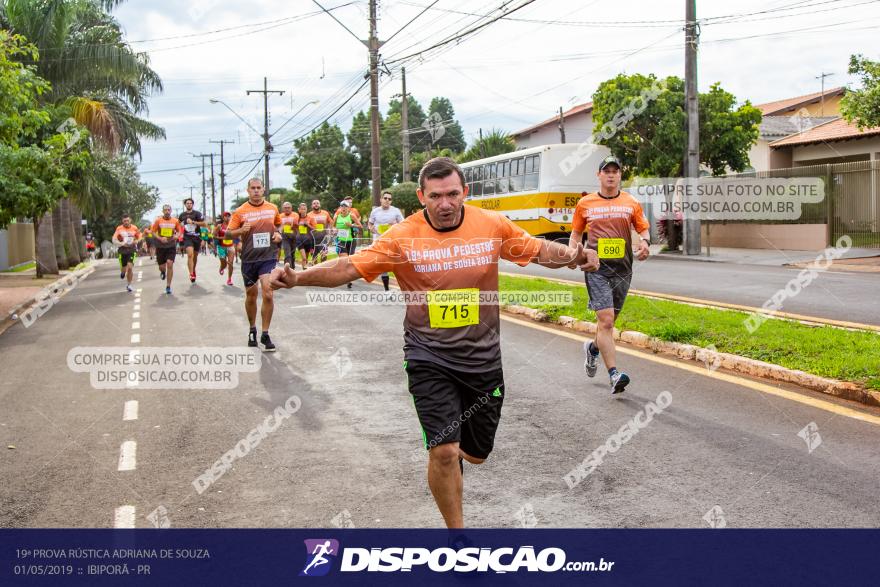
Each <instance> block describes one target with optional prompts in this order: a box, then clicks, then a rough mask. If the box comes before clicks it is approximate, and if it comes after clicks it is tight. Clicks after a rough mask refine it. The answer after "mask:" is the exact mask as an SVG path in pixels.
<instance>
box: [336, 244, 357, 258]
mask: <svg viewBox="0 0 880 587" xmlns="http://www.w3.org/2000/svg"><path fill="white" fill-rule="evenodd" d="M336 254H337V255H342V254H345V255H353V254H354V241H353V240H350V241H336Z"/></svg>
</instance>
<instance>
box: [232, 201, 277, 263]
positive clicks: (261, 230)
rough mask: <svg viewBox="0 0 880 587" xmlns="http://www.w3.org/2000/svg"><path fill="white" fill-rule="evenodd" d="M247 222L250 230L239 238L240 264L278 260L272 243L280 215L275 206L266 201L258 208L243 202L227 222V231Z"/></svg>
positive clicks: (274, 244) (274, 245)
mask: <svg viewBox="0 0 880 587" xmlns="http://www.w3.org/2000/svg"><path fill="white" fill-rule="evenodd" d="M245 222H249V223H250V225H251V230H250V232H249V233H247V234H242V235H240V238H241V262H242V263H256V262H257V261H268V260H269V259H277V258H278V245H277V244H276V243H274V242H273V241H272V235H274V234H275V232H276V230H275V227H277V226H281V214H279V213H278V208H276V207H275V204H270V203H269V202H267V201H266V200H263V203H262V204H260V205H259V206H254V205H253V204H251V203H250V202H245V203H244V204H242V205H241V206H239V208H238V210H236V211H235V212H233V213H232V219H231V220H230V221H229V230H238V229H239V228H241V226H242V225H243V224H244V223H245Z"/></svg>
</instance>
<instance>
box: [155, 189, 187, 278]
mask: <svg viewBox="0 0 880 587" xmlns="http://www.w3.org/2000/svg"><path fill="white" fill-rule="evenodd" d="M153 233H154V234H155V235H156V263H158V264H159V271H160V276H161V277H160V278H161V279H164V280H165V293H166V294H169V295H171V280H172V279H173V278H174V257H175V256H176V255H177V241H178V239H181V238H183V226H182V225H181V224H180V221H179V220H178V219H177V218H175V217H173V216H172V215H171V206H170V205H169V204H165V205H164V206H162V215H161V216H159V217H158V218H156V221H155V222H153Z"/></svg>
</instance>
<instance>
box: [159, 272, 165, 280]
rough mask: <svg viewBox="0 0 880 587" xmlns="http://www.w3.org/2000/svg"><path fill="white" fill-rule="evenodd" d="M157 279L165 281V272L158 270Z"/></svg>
mask: <svg viewBox="0 0 880 587" xmlns="http://www.w3.org/2000/svg"><path fill="white" fill-rule="evenodd" d="M159 279H161V280H162V281H165V272H164V271H160V272H159Z"/></svg>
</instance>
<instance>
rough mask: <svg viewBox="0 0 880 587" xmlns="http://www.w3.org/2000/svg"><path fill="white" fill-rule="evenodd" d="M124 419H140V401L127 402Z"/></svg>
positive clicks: (123, 411) (123, 413) (123, 412)
mask: <svg viewBox="0 0 880 587" xmlns="http://www.w3.org/2000/svg"><path fill="white" fill-rule="evenodd" d="M122 419H123V420H125V421H128V420H137V419H138V401H137V400H136V399H132V400H128V401H127V402H125V407H124V408H123V409H122Z"/></svg>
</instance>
